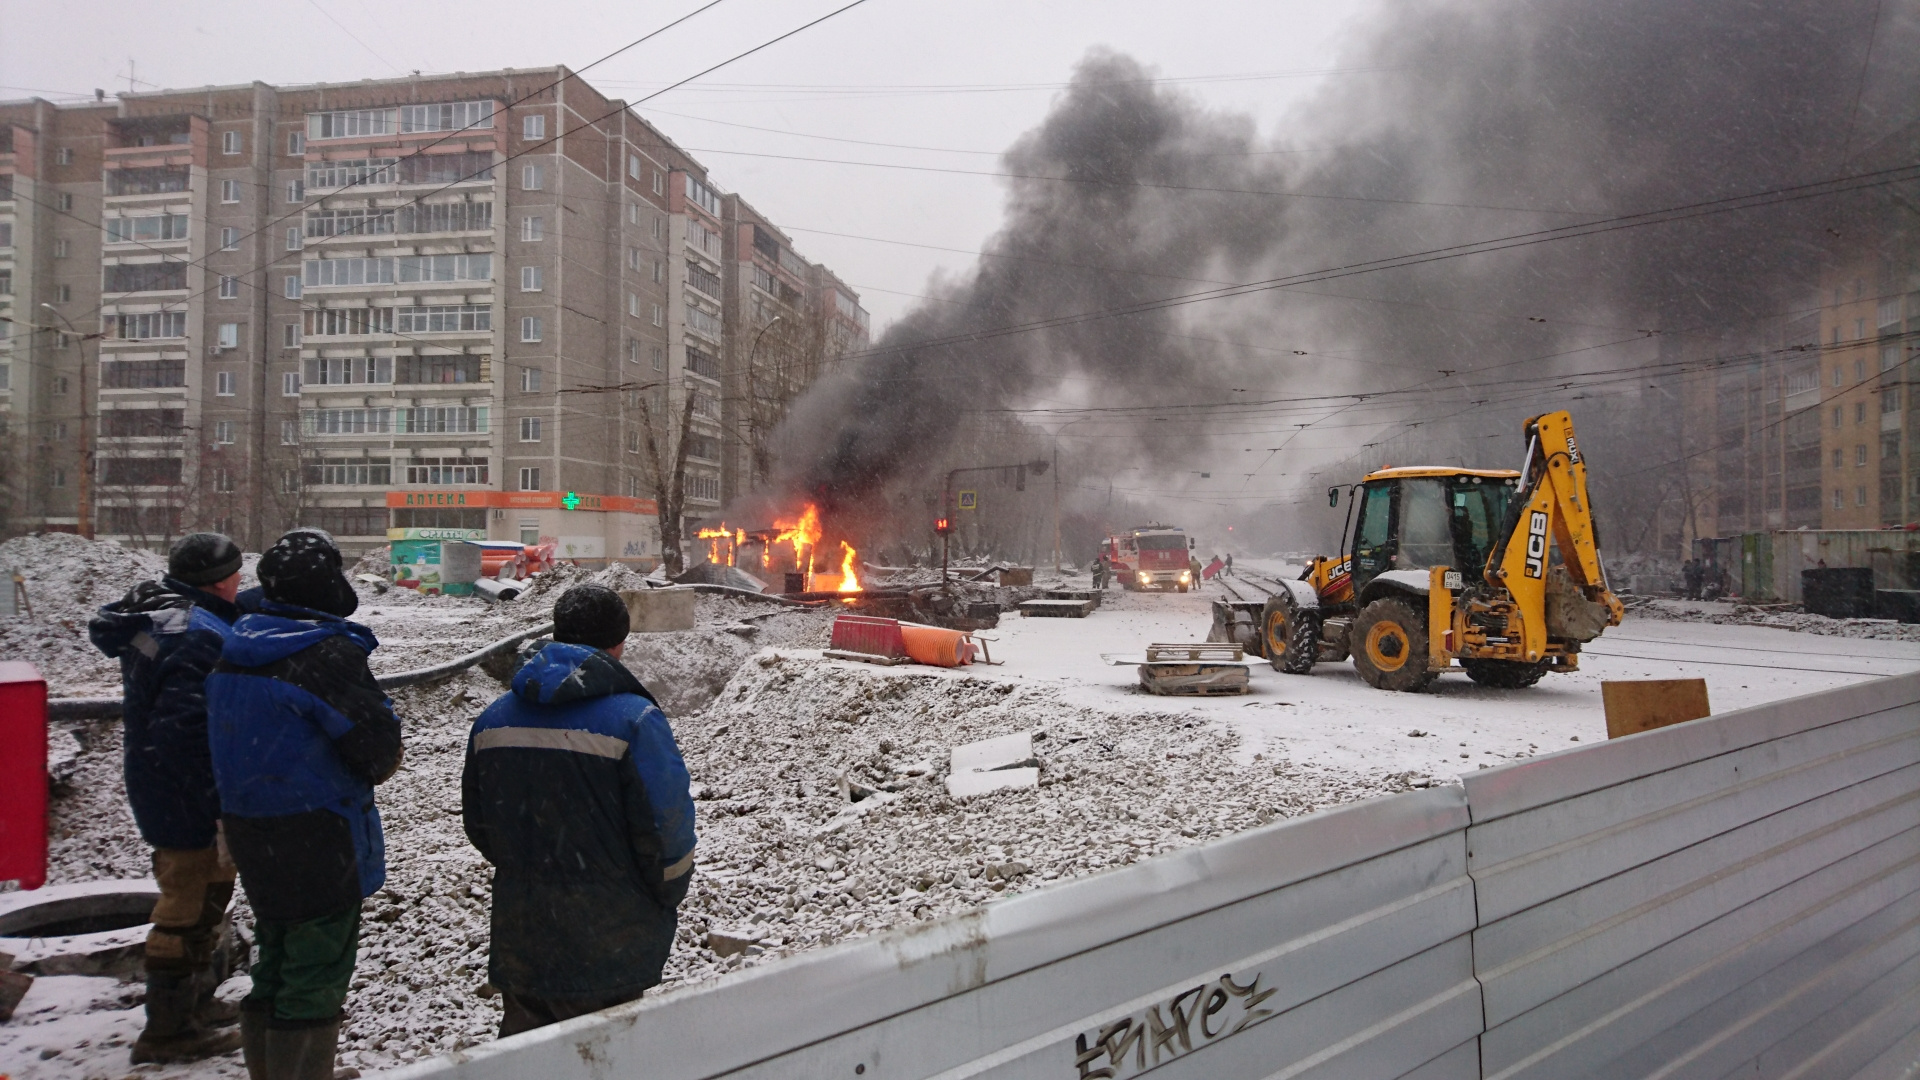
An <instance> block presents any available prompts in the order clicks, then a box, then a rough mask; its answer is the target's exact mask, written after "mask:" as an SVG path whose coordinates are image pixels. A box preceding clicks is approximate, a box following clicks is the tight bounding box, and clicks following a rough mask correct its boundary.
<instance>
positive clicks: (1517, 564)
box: [1490, 411, 1625, 661]
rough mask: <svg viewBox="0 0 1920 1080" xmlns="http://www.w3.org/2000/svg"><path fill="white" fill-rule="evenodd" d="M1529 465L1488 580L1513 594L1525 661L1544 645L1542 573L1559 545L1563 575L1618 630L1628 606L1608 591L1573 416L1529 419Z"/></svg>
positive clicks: (1544, 582)
mask: <svg viewBox="0 0 1920 1080" xmlns="http://www.w3.org/2000/svg"><path fill="white" fill-rule="evenodd" d="M1525 431H1526V435H1527V461H1526V464H1525V466H1524V467H1523V476H1524V480H1523V481H1522V487H1521V492H1520V493H1521V497H1522V498H1523V499H1524V500H1526V501H1525V505H1524V506H1523V508H1522V509H1521V512H1520V515H1519V517H1518V519H1517V520H1516V521H1515V523H1514V527H1513V532H1512V534H1511V535H1509V536H1508V537H1507V538H1506V540H1505V541H1504V542H1503V544H1502V548H1501V550H1500V551H1499V552H1496V553H1495V555H1494V559H1493V561H1494V562H1495V563H1496V564H1497V569H1496V570H1495V572H1494V574H1493V575H1490V576H1495V577H1497V578H1498V579H1499V581H1500V582H1501V583H1502V584H1504V585H1505V586H1506V588H1507V591H1508V592H1510V593H1511V594H1513V598H1514V602H1515V603H1516V604H1517V605H1518V607H1519V609H1520V612H1521V614H1522V622H1523V624H1524V634H1525V642H1524V644H1525V648H1526V656H1527V659H1528V660H1529V661H1533V660H1538V659H1540V657H1541V656H1543V655H1545V653H1546V647H1547V620H1546V594H1547V571H1548V569H1549V567H1550V553H1551V550H1552V545H1555V544H1557V545H1558V547H1559V549H1560V558H1561V560H1562V562H1564V563H1565V565H1566V569H1567V574H1568V576H1569V577H1571V578H1572V579H1573V582H1574V584H1575V585H1578V586H1580V587H1581V592H1583V593H1584V594H1585V595H1586V598H1587V599H1589V600H1592V601H1594V602H1595V603H1599V604H1603V605H1605V606H1606V608H1607V609H1608V613H1609V619H1608V623H1609V625H1613V626H1618V625H1620V620H1621V618H1622V617H1623V616H1624V614H1625V608H1624V607H1623V606H1622V605H1621V603H1620V600H1619V598H1618V597H1615V596H1614V595H1613V592H1612V590H1610V589H1609V588H1608V587H1607V580H1606V571H1605V569H1604V568H1602V566H1601V565H1600V548H1599V544H1598V542H1597V540H1596V537H1595V535H1594V522H1593V503H1592V501H1591V500H1590V499H1589V498H1588V496H1587V463H1586V459H1585V458H1584V457H1582V456H1581V454H1580V445H1579V443H1578V442H1577V441H1575V439H1574V435H1573V417H1572V416H1570V415H1569V414H1567V413H1566V412H1565V411H1561V412H1551V413H1546V414H1544V415H1541V416H1536V417H1534V418H1533V419H1531V420H1528V421H1527V423H1526V425H1525Z"/></svg>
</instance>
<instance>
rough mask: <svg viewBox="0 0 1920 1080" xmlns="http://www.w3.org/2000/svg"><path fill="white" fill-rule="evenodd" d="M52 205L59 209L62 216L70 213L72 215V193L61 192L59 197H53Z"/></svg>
mask: <svg viewBox="0 0 1920 1080" xmlns="http://www.w3.org/2000/svg"><path fill="white" fill-rule="evenodd" d="M54 205H55V206H57V207H59V208H60V212H61V213H63V214H70V213H72V212H73V195H72V193H70V192H65V191H63V192H61V193H60V194H59V195H57V196H55V197H54Z"/></svg>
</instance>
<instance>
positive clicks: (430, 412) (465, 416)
mask: <svg viewBox="0 0 1920 1080" xmlns="http://www.w3.org/2000/svg"><path fill="white" fill-rule="evenodd" d="M488 411H489V410H488V409H487V407H486V406H484V405H482V406H478V407H474V406H468V405H434V406H427V407H421V408H410V409H399V410H396V412H397V413H398V416H397V417H396V422H395V424H394V430H395V431H397V432H399V433H401V434H403V435H471V434H485V433H486V432H487V430H488V429H487V413H488Z"/></svg>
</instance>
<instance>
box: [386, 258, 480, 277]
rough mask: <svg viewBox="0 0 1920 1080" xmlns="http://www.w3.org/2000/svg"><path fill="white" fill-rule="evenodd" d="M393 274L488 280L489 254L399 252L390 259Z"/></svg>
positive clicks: (399, 275) (397, 275)
mask: <svg viewBox="0 0 1920 1080" xmlns="http://www.w3.org/2000/svg"><path fill="white" fill-rule="evenodd" d="M393 264H394V272H395V276H396V277H397V278H398V279H399V280H400V281H403V282H407V281H490V280H492V278H493V256H491V255H402V256H400V257H399V258H397V259H395V260H393Z"/></svg>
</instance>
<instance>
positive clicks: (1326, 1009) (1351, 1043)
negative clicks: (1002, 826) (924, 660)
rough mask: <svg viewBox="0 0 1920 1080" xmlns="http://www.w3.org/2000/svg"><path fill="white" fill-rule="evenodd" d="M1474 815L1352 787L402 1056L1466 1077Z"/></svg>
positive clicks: (530, 1066)
mask: <svg viewBox="0 0 1920 1080" xmlns="http://www.w3.org/2000/svg"><path fill="white" fill-rule="evenodd" d="M1466 826H1467V813H1466V807H1465V802H1464V798H1463V795H1462V793H1461V792H1460V790H1459V789H1457V788H1456V789H1437V790H1432V791H1423V792H1411V793H1407V794H1404V795H1397V796H1392V797H1389V798H1383V799H1376V800H1371V801H1369V802H1364V803H1358V804H1355V805H1352V806H1348V807H1343V808H1341V809H1338V810H1334V811H1329V812H1325V813H1321V814H1316V815H1313V816H1312V817H1309V818H1304V819H1301V820H1298V821H1294V822H1287V823H1282V824H1278V825H1273V826H1268V827H1265V828H1262V829H1257V830H1254V831H1251V832H1248V833H1243V834H1240V835H1237V836H1232V837H1228V838H1226V839H1223V840H1220V841H1216V842H1214V843H1211V844H1207V845H1204V846H1201V847H1195V848H1189V849H1185V850H1182V851H1177V852H1172V853H1170V854H1167V855H1164V856H1161V857H1159V858H1156V859H1152V860H1149V861H1147V862H1144V863H1140V864H1137V865H1135V866H1131V867H1127V868H1124V869H1121V870H1116V871H1112V872H1109V873H1106V874H1101V875H1098V876H1095V877H1091V878H1085V879H1081V880H1078V881H1073V882H1068V883H1064V884H1061V885H1056V886H1053V887H1051V888H1047V889H1044V890H1040V891H1037V892H1033V893H1027V894H1024V895H1021V896H1016V897H1011V898H1009V899H1007V900H1004V901H1000V902H998V903H994V904H990V905H988V906H987V907H985V908H983V909H980V910H978V911H975V912H971V913H968V914H965V915H962V916H958V917H955V918H951V919H946V920H942V921H940V922H937V923H931V924H927V925H924V926H917V927H912V928H908V929H905V930H902V931H897V932H894V933H891V934H887V935H884V936H881V937H878V938H874V939H870V940H867V941H861V942H855V943H851V944H848V945H844V946H840V947H837V948H833V949H828V950H825V951H822V952H820V953H817V954H813V955H809V956H802V957H798V958H795V959H792V960H788V961H785V962H783V963H779V964H773V965H769V966H767V967H764V968H759V969H755V970H751V971H748V972H743V973H740V974H738V975H731V976H727V977H725V978H722V979H720V980H718V981H717V982H715V983H713V984H709V985H707V986H703V987H697V988H692V989H689V990H686V991H682V992H679V993H676V994H671V995H668V996H665V997H662V998H659V999H657V1000H646V1001H642V1002H639V1003H635V1004H633V1005H628V1006H623V1007H621V1008H618V1009H614V1010H611V1011H609V1012H607V1013H603V1014H600V1015H597V1016H592V1017H584V1018H581V1019H579V1020H574V1021H569V1022H568V1023H565V1024H560V1025H556V1026H554V1027H550V1028H545V1029H542V1030H540V1031H535V1032H530V1033H528V1034H526V1035H522V1036H518V1037H515V1038H511V1039H505V1040H501V1041H500V1042H497V1043H493V1044H490V1045H487V1046H484V1047H480V1048H477V1049H475V1050H472V1051H468V1052H467V1053H465V1054H463V1055H457V1056H455V1057H453V1058H448V1059H440V1060H437V1061H434V1062H428V1063H423V1064H421V1065H416V1066H413V1067H411V1068H409V1069H406V1070H403V1071H402V1072H401V1074H399V1075H402V1076H408V1077H428V1076H433V1077H458V1078H460V1080H493V1078H505V1077H525V1076H540V1077H552V1078H565V1077H583V1078H584V1077H612V1076H642V1075H644V1076H646V1077H648V1078H649V1080H696V1078H708V1077H722V1076H724V1077H729V1078H741V1080H744V1078H748V1077H753V1078H761V1077H765V1078H772V1077H799V1076H807V1077H815V1076H818V1077H834V1076H845V1077H860V1078H862V1080H883V1078H885V1080H903V1078H920V1077H941V1078H954V1080H957V1078H961V1077H995V1078H1016V1077H1019V1078H1025V1077H1033V1078H1060V1080H1068V1078H1084V1077H1109V1078H1113V1080H1120V1078H1125V1077H1132V1076H1137V1075H1140V1074H1141V1073H1143V1072H1153V1073H1155V1075H1156V1076H1157V1077H1164V1078H1167V1080H1173V1078H1179V1077H1195V1078H1200V1077H1205V1078H1211V1080H1228V1078H1235V1077H1249V1078H1253V1077H1289V1078H1292V1077H1298V1078H1303V1080H1304V1078H1310V1077H1311V1078H1333V1077H1369V1078H1372V1077H1378V1078H1382V1080H1386V1078H1393V1077H1403V1076H1404V1077H1409V1078H1416V1080H1468V1078H1471V1077H1475V1076H1477V1075H1478V1069H1479V1061H1478V1048H1477V1047H1476V1046H1475V1045H1474V1040H1475V1037H1476V1036H1477V1035H1478V1033H1479V1031H1480V1028H1481V1002H1480V987H1479V984H1478V983H1477V982H1476V981H1475V980H1474V978H1473V970H1472V951H1471V941H1470V938H1469V935H1470V934H1471V932H1472V930H1473V926H1474V905H1473V889H1472V883H1471V881H1470V880H1469V878H1468V877H1467V874H1466V866H1467V856H1466V841H1465V829H1466Z"/></svg>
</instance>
